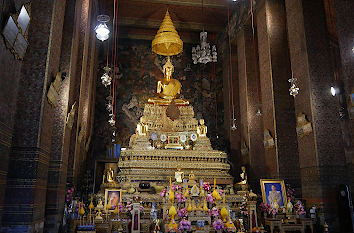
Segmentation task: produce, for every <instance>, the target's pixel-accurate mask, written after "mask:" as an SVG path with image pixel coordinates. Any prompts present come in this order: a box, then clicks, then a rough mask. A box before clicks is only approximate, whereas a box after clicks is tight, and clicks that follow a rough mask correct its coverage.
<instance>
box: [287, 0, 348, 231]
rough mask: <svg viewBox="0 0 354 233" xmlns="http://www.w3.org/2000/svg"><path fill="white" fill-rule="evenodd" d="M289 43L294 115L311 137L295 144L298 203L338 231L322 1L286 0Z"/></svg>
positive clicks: (333, 117)
mask: <svg viewBox="0 0 354 233" xmlns="http://www.w3.org/2000/svg"><path fill="white" fill-rule="evenodd" d="M285 2H286V14H287V22H288V37H289V47H290V55H291V61H292V64H293V71H294V76H295V77H296V78H297V79H298V84H299V88H300V92H299V94H298V95H297V96H296V98H295V109H296V113H297V114H304V115H305V116H306V117H307V120H308V121H309V122H311V123H312V127H313V131H312V132H311V133H310V134H308V135H307V136H304V137H301V138H300V137H299V138H298V145H299V159H300V169H301V178H302V197H303V198H304V199H305V200H306V204H307V206H308V207H310V206H312V205H316V206H317V207H319V209H321V210H322V211H321V212H322V213H320V214H319V215H320V217H321V218H322V223H323V222H324V220H325V221H326V222H327V223H328V225H329V228H330V232H332V231H333V232H335V231H337V230H338V231H339V229H340V226H339V224H338V223H339V219H338V204H337V202H336V200H337V198H338V195H339V194H338V193H337V190H336V189H337V186H338V184H345V183H346V182H348V181H347V180H346V177H347V172H346V159H345V155H344V150H343V147H344V146H343V139H342V134H341V129H340V121H339V114H338V100H337V99H336V98H335V97H333V96H332V95H331V93H330V87H331V86H333V85H334V83H335V82H334V70H333V66H332V62H331V54H330V50H329V41H328V31H327V25H326V20H325V19H326V16H325V10H324V5H323V1H307V0H286V1H285Z"/></svg>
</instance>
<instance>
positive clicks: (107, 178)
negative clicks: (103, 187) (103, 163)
mask: <svg viewBox="0 0 354 233" xmlns="http://www.w3.org/2000/svg"><path fill="white" fill-rule="evenodd" d="M103 183H115V180H114V171H113V169H112V168H111V167H110V168H109V169H108V170H106V171H105V174H104V175H103Z"/></svg>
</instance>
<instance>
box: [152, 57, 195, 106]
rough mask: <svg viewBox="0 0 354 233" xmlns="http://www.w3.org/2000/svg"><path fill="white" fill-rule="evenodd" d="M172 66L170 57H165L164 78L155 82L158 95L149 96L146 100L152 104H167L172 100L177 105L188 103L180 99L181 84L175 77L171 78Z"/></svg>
mask: <svg viewBox="0 0 354 233" xmlns="http://www.w3.org/2000/svg"><path fill="white" fill-rule="evenodd" d="M173 71H174V66H173V65H172V63H171V60H170V57H167V62H166V64H165V65H164V66H163V74H164V78H163V79H162V80H159V81H158V82H157V90H156V92H157V94H158V97H155V98H149V99H148V102H149V103H153V104H160V105H165V104H166V105H168V104H170V103H171V102H172V101H174V102H175V103H176V104H178V105H188V104H189V101H188V100H184V99H180V98H179V97H180V94H181V88H182V85H181V83H180V82H179V81H178V80H177V79H173V78H172V74H173Z"/></svg>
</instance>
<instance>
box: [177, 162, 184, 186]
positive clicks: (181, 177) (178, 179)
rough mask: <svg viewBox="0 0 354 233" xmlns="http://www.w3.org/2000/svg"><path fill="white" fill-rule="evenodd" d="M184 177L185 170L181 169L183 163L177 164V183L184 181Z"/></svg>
mask: <svg viewBox="0 0 354 233" xmlns="http://www.w3.org/2000/svg"><path fill="white" fill-rule="evenodd" d="M183 178H184V172H182V171H181V165H178V166H177V171H176V172H175V179H176V181H177V183H182V181H183Z"/></svg>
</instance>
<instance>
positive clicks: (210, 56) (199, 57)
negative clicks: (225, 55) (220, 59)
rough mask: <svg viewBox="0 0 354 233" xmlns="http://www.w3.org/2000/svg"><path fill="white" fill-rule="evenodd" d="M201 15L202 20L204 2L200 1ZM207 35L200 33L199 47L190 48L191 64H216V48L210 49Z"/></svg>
mask: <svg viewBox="0 0 354 233" xmlns="http://www.w3.org/2000/svg"><path fill="white" fill-rule="evenodd" d="M202 15H203V19H204V1H203V0H202ZM207 37H208V33H207V32H205V31H204V28H203V31H202V32H200V45H197V47H193V48H192V59H193V63H194V64H197V63H202V64H206V63H208V62H217V55H218V54H217V52H216V46H215V45H213V46H212V47H211V49H210V44H209V43H208V42H207Z"/></svg>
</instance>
